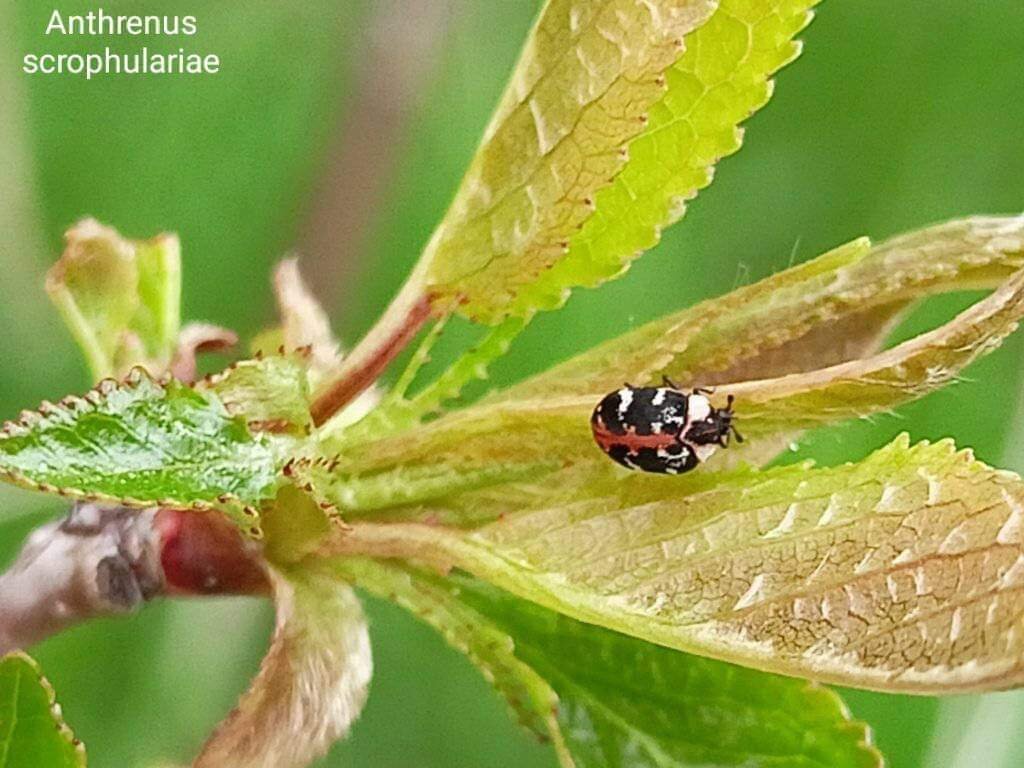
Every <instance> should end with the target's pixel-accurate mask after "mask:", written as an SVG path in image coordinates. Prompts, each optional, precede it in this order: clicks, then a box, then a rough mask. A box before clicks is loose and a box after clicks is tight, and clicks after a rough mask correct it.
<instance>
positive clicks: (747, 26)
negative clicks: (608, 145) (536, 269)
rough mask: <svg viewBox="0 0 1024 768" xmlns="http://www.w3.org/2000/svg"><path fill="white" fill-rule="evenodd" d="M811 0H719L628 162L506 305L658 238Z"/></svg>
mask: <svg viewBox="0 0 1024 768" xmlns="http://www.w3.org/2000/svg"><path fill="white" fill-rule="evenodd" d="M817 2H818V0H720V2H719V4H718V9H717V10H716V11H715V13H714V15H712V16H711V18H710V19H709V20H708V21H707V23H705V24H704V25H703V26H701V27H699V28H697V29H695V30H694V31H693V32H691V33H690V34H689V35H687V36H686V39H685V46H686V48H685V51H684V52H683V55H682V57H681V58H680V59H679V60H678V61H676V62H675V64H673V65H672V67H670V68H669V69H668V70H667V71H666V72H665V75H664V77H665V83H666V91H665V95H664V96H663V97H662V98H661V100H660V101H659V102H658V103H657V104H655V105H654V106H653V107H652V108H651V110H650V112H649V115H648V120H647V122H646V125H645V127H644V130H643V132H642V133H641V134H640V135H639V136H637V137H636V138H635V139H633V140H632V141H631V143H630V144H629V162H628V164H627V165H626V166H625V167H624V168H623V169H622V172H621V173H620V174H619V175H618V177H617V178H616V179H615V180H614V181H613V183H612V184H611V185H610V186H608V187H606V188H604V189H601V190H600V191H599V192H598V193H597V196H596V197H595V205H594V214H593V215H592V216H591V217H590V218H589V219H587V220H586V221H585V223H584V224H583V226H582V227H581V228H580V231H579V232H578V233H574V234H573V235H572V237H571V238H570V240H569V248H568V252H567V253H566V254H565V256H564V257H563V258H562V259H561V260H560V261H559V262H558V263H557V264H555V265H554V266H553V267H552V269H551V270H550V271H548V272H547V273H545V274H543V275H542V276H540V278H539V279H538V280H537V281H536V282H535V283H534V284H532V285H530V286H527V287H525V288H524V289H523V290H522V292H521V294H520V295H519V296H518V297H517V299H516V301H515V303H514V305H513V308H512V310H511V311H512V312H513V313H514V314H526V313H529V312H530V311H532V310H534V309H536V308H538V307H540V308H545V309H550V308H554V307H557V306H560V305H561V304H562V303H563V302H564V301H565V299H566V296H567V295H568V292H569V290H570V289H571V288H573V287H576V286H581V285H582V286H595V285H597V284H599V283H601V282H603V281H605V280H608V279H611V278H614V277H616V276H617V275H619V274H621V273H622V271H623V269H624V267H626V266H628V263H629V262H630V261H631V260H632V259H634V258H636V257H637V256H639V255H640V254H641V253H643V252H644V251H645V250H647V249H649V248H651V247H653V246H654V245H655V244H656V243H657V242H658V240H659V238H660V236H661V231H662V229H663V228H664V227H666V226H668V225H670V224H672V223H673V222H675V221H677V220H678V219H679V218H681V217H682V215H683V213H684V211H685V209H686V202H687V201H689V200H690V199H692V198H693V197H694V196H695V195H696V194H697V191H698V190H700V189H703V188H704V187H706V186H707V185H708V184H710V183H711V179H712V172H713V167H714V165H715V163H717V162H718V161H719V160H720V159H721V158H722V157H725V156H726V155H730V154H732V153H733V152H735V151H737V150H738V149H739V148H740V144H741V142H742V139H743V131H742V129H740V128H738V127H737V126H738V125H739V124H740V123H741V122H743V121H744V120H746V119H747V118H748V117H750V116H751V115H752V114H754V113H755V112H756V111H757V110H758V109H760V108H761V107H763V106H764V105H765V104H766V103H767V102H768V100H769V98H771V94H772V90H773V87H772V86H773V83H772V81H771V76H772V75H773V74H774V73H775V72H777V71H778V70H779V69H780V68H782V67H783V66H785V65H786V64H787V63H789V62H790V61H792V60H793V59H795V58H796V57H797V56H798V55H799V53H800V43H798V42H796V41H795V40H794V38H795V36H796V35H797V34H798V33H799V32H800V30H802V29H803V28H804V27H805V26H806V25H807V24H808V23H809V22H810V20H811V16H812V14H811V12H810V10H809V9H810V8H812V7H813V6H814V5H816V4H817Z"/></svg>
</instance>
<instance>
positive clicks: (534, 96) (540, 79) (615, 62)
mask: <svg viewBox="0 0 1024 768" xmlns="http://www.w3.org/2000/svg"><path fill="white" fill-rule="evenodd" d="M714 7H715V4H714V3H713V2H711V1H710V0H657V1H656V2H654V3H649V4H647V5H646V6H644V5H638V4H636V3H634V2H632V0H601V1H600V2H587V3H582V2H578V1H577V0H551V2H549V3H548V4H547V5H546V6H545V8H544V10H543V11H541V15H540V18H539V19H538V21H537V24H536V26H535V27H534V30H533V32H532V34H531V35H530V37H529V39H528V40H527V42H526V46H525V48H524V49H523V53H522V56H521V57H520V60H519V63H518V64H517V66H516V70H515V72H513V74H512V77H511V79H510V82H509V86H508V89H507V90H506V92H505V94H504V96H503V97H502V100H501V102H500V103H499V104H498V107H497V110H496V111H495V114H494V117H493V118H492V119H491V123H490V125H489V126H488V128H487V129H486V131H485V132H484V140H483V143H482V144H481V146H480V148H479V150H478V151H477V154H476V156H475V158H474V159H473V162H472V163H471V164H470V167H469V171H468V172H467V174H466V177H465V179H464V180H463V182H462V186H461V187H460V189H459V191H458V192H457V193H456V195H455V199H454V201H453V202H452V205H451V207H450V208H449V210H448V213H447V215H446V216H445V218H444V220H443V221H442V222H441V224H440V226H439V227H438V228H437V230H436V232H435V233H434V236H433V237H432V238H431V241H430V244H429V245H428V246H427V250H426V252H425V253H424V255H423V258H422V261H421V262H420V264H419V266H418V267H417V271H416V272H415V273H414V277H413V280H416V279H417V277H418V276H419V275H422V276H423V277H422V279H423V281H424V289H425V292H426V293H427V294H428V295H430V296H431V297H432V300H433V301H434V302H435V304H438V303H445V304H447V303H450V302H452V301H453V300H458V302H459V303H460V306H459V309H458V311H459V312H461V313H463V314H465V315H466V316H468V317H471V318H476V319H483V320H486V321H495V320H498V319H501V317H502V316H503V315H506V314H507V313H508V312H509V311H510V304H511V303H512V302H513V300H514V299H515V298H516V296H517V294H518V292H519V291H520V290H521V289H522V287H523V286H524V285H528V284H530V283H532V282H533V281H535V280H536V279H537V277H538V275H540V274H541V273H542V272H544V271H545V270H546V269H548V268H550V267H551V266H552V265H553V264H555V263H556V262H558V261H559V260H560V259H561V258H563V256H564V255H565V253H566V252H567V250H568V247H569V239H570V237H572V236H573V235H574V234H575V233H576V231H577V230H578V229H579V227H580V226H581V225H582V224H583V223H584V222H585V221H586V220H587V219H589V218H590V217H591V215H592V214H593V211H594V205H595V199H594V196H595V195H596V194H597V192H598V190H600V189H601V188H603V187H607V186H608V185H609V183H610V182H611V181H612V180H614V178H615V176H616V175H618V174H619V173H620V172H621V171H622V169H623V167H625V165H626V163H627V161H628V160H629V151H628V149H627V147H628V145H629V142H630V140H632V139H634V138H635V137H636V136H637V135H639V134H640V133H641V132H642V131H643V130H644V128H645V126H646V125H647V124H648V122H649V118H648V113H649V112H650V110H651V108H652V107H653V106H654V104H656V103H657V102H659V101H660V100H661V99H662V98H664V96H665V93H666V83H665V79H664V72H665V70H666V69H667V68H668V67H669V66H671V65H672V64H673V63H674V62H675V61H676V60H677V59H678V57H679V56H680V54H681V53H682V50H683V48H682V44H681V43H682V38H683V36H684V35H686V34H687V33H688V32H690V31H692V30H693V29H695V28H697V27H698V26H700V25H701V24H702V23H704V22H705V21H706V20H707V18H708V17H709V16H710V14H711V13H712V12H713V11H714Z"/></svg>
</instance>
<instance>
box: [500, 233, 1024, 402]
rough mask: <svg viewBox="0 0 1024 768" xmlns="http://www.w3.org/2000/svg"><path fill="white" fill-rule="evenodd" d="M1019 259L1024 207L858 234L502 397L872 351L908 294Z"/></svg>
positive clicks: (989, 277) (772, 370) (992, 272)
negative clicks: (881, 235) (879, 236)
mask: <svg viewBox="0 0 1024 768" xmlns="http://www.w3.org/2000/svg"><path fill="white" fill-rule="evenodd" d="M1022 267H1024V217H1022V216H1007V217H999V216H991V217H981V216H979V217H973V218H969V219H962V220H956V221H950V222H947V223H944V224H939V225H937V226H933V227H927V228H925V229H921V230H917V231H914V232H910V233H908V234H905V235H901V236H899V237H895V238H892V239H891V240H887V241H886V242H883V243H881V244H879V245H877V246H874V247H871V244H870V242H869V241H868V240H867V239H866V238H861V239H859V240H854V241H853V242H851V243H848V244H847V245H844V246H840V247H839V248H836V249H835V250H833V251H831V252H829V253H827V254H825V255H823V256H820V257H819V258H817V259H813V260H811V261H808V262H805V263H804V264H800V265H798V266H795V267H792V268H790V269H787V270H785V271H783V272H779V273H778V274H775V275H772V276H771V277H768V278H766V279H764V280H761V281H759V282H757V283H754V284H752V285H749V286H745V287H742V288H739V289H738V290H736V291H733V292H732V293H730V294H728V295H726V296H720V297H716V298H713V299H709V300H707V301H704V302H701V303H700V304H697V305H696V306H693V307H690V308H687V309H684V310H681V311H679V312H675V313H673V314H671V315H668V316H667V317H664V318H661V319H659V320H655V321H653V322H650V323H647V324H646V325H644V326H641V327H640V328H637V329H636V330H633V331H630V332H629V333H626V334H623V335H622V336H619V337H617V338H615V339H612V340H611V341H608V342H606V343H604V344H601V345H600V346H598V347H595V348H594V349H592V350H589V351H587V352H584V353H582V354H580V355H577V356H576V357H574V358H572V359H571V360H568V361H566V362H565V363H562V364H561V365H558V366H555V367H554V368H551V369H550V370H548V371H546V372H544V373H542V374H540V375H538V376H535V377H533V378H531V379H529V380H527V381H525V382H523V383H522V384H519V385H517V386H515V387H512V388H510V389H508V390H506V391H505V392H502V393H499V394H498V395H497V396H496V397H498V398H501V399H508V400H512V399H528V398H531V397H534V396H537V395H544V396H548V397H551V396H556V395H568V394H591V395H594V394H599V393H603V392H610V391H611V390H612V389H614V388H616V387H618V386H621V384H622V382H623V381H630V382H633V383H635V384H638V385H643V384H649V383H652V382H654V383H660V378H661V376H662V375H666V374H667V375H668V376H670V377H671V378H673V379H674V380H677V381H678V383H680V384H681V385H683V386H686V385H691V384H692V385H696V384H719V383H724V382H737V381H744V380H747V379H761V378H769V377H774V376H782V375H785V374H788V373H798V372H803V371H808V370H813V369H815V368H823V367H825V366H828V365H833V364H835V363H841V362H844V361H846V360H852V359H854V358H856V357H859V356H861V355H862V354H864V353H865V352H871V351H873V347H874V345H876V344H878V343H880V342H881V340H882V339H881V338H880V337H884V335H885V333H886V332H887V330H888V329H889V327H890V325H891V322H892V319H893V317H894V315H895V314H896V313H897V312H898V310H900V309H902V308H904V307H906V306H907V305H908V304H909V303H910V302H912V301H914V300H916V299H919V298H922V297H924V296H929V295H935V294H938V293H943V292H946V291H958V290H969V289H977V288H994V287H996V286H997V285H999V284H1000V283H1001V282H1003V281H1005V280H1006V279H1007V278H1008V277H1009V276H1010V275H1011V274H1013V273H1014V272H1016V271H1017V270H1019V269H1021V268H1022Z"/></svg>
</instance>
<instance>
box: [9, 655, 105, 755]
mask: <svg viewBox="0 0 1024 768" xmlns="http://www.w3.org/2000/svg"><path fill="white" fill-rule="evenodd" d="M85 764H86V759H85V748H84V747H83V746H82V744H81V742H80V741H78V739H76V738H75V737H74V735H73V734H72V733H71V729H70V728H68V726H67V725H65V724H64V721H63V720H62V719H61V714H60V707H59V706H58V705H57V702H56V701H55V698H54V693H53V688H51V687H50V683H49V682H48V681H47V680H46V678H44V677H43V676H42V673H41V672H40V670H39V666H38V665H37V664H36V663H35V661H33V660H32V659H31V658H29V657H28V656H26V655H25V654H23V653H11V654H8V655H7V656H4V657H3V659H0V766H2V768H82V766H85Z"/></svg>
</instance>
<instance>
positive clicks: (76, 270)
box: [46, 219, 181, 379]
mask: <svg viewBox="0 0 1024 768" xmlns="http://www.w3.org/2000/svg"><path fill="white" fill-rule="evenodd" d="M65 239H66V240H67V247H66V248H65V250H64V254H63V255H62V256H61V258H60V261H58V262H57V263H56V264H55V265H54V266H53V267H52V268H51V269H50V272H49V273H48V275H47V278H46V291H47V293H49V294H50V298H51V299H52V300H53V302H54V304H55V305H56V306H57V309H59V310H60V313H61V315H62V316H63V317H64V321H65V322H66V323H67V325H68V328H69V329H70V330H71V333H72V335H73V336H74V337H75V340H76V341H77V342H78V344H79V346H80V347H81V348H82V352H83V354H84V355H85V358H86V360H87V361H88V363H89V367H90V369H91V370H92V374H93V378H94V379H102V378H105V377H107V376H118V375H122V374H124V373H126V372H127V371H128V370H129V369H130V368H131V367H132V366H133V365H139V364H143V363H145V364H146V365H147V366H148V367H151V369H152V370H153V371H160V370H163V368H164V367H165V366H166V365H167V364H168V363H169V362H170V360H171V354H172V352H173V351H174V345H175V343H176V341H177V338H178V328H179V325H180V314H179V313H180V309H179V306H180V301H181V246H180V244H179V243H178V238H177V237H176V236H175V235H169V234H164V235H158V236H157V237H154V238H153V239H151V240H128V239H126V238H123V237H121V235H120V234H118V233H117V232H116V231H115V230H113V229H111V228H110V227H105V226H103V225H102V224H100V223H99V222H97V221H95V220H94V219H84V220H82V221H80V222H78V223H77V224H76V225H75V226H74V227H72V228H71V229H69V230H68V231H67V233H66V234H65Z"/></svg>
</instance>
